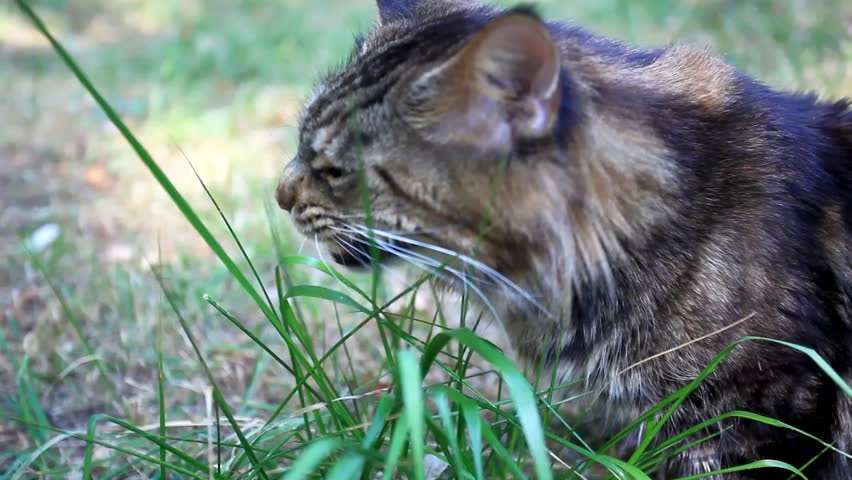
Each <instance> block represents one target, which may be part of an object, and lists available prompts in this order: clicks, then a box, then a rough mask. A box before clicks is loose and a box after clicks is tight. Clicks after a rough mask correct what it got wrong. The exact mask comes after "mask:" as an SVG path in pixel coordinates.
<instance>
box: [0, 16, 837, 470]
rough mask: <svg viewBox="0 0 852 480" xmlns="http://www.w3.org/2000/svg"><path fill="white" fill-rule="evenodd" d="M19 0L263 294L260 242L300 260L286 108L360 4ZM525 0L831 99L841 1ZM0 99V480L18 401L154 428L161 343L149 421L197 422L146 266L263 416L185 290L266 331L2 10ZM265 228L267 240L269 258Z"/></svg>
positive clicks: (271, 398)
mask: <svg viewBox="0 0 852 480" xmlns="http://www.w3.org/2000/svg"><path fill="white" fill-rule="evenodd" d="M31 3H32V5H33V6H34V7H35V9H36V11H37V12H38V13H39V14H40V15H42V16H43V17H44V19H45V20H46V21H47V25H48V27H49V28H51V29H52V30H53V32H54V34H55V35H56V36H57V37H58V38H59V39H60V41H62V42H63V43H64V45H65V46H66V48H68V50H69V51H70V52H71V53H72V55H74V56H75V57H76V58H77V59H78V60H79V62H80V65H81V66H82V67H83V69H84V70H85V71H86V72H88V74H89V75H90V78H91V79H92V81H93V82H94V83H95V85H96V86H97V87H98V88H99V89H100V90H101V92H102V93H103V94H104V95H105V96H106V98H107V99H108V100H109V101H110V102H111V103H112V105H113V106H114V107H115V108H116V109H117V110H118V113H119V114H120V115H121V117H122V118H123V119H124V121H125V122H127V124H128V126H129V127H130V128H131V129H132V130H133V132H134V133H135V134H136V135H137V136H138V137H139V139H140V140H141V142H142V143H143V144H144V145H145V146H146V147H147V148H148V149H149V151H150V152H151V154H152V156H153V157H154V158H155V159H156V160H157V161H158V162H159V164H160V165H161V166H162V167H163V168H164V170H165V171H166V172H167V174H168V176H169V178H170V179H171V180H172V181H173V182H174V183H175V184H176V186H177V188H178V190H179V191H180V192H182V193H183V195H184V196H186V198H187V199H188V200H189V202H190V204H191V205H193V206H194V208H195V209H196V210H197V211H198V212H199V213H200V215H201V217H202V219H204V221H205V223H206V224H207V225H210V226H211V228H212V229H214V234H215V235H216V237H217V238H218V239H219V241H220V242H221V243H223V244H225V246H226V248H227V250H228V252H230V253H231V254H232V255H233V256H234V257H235V258H238V257H239V255H238V253H239V252H238V250H237V248H236V245H234V243H233V242H232V241H231V240H230V239H229V237H228V232H227V230H226V228H225V226H224V225H223V223H222V222H221V221H220V220H219V218H218V215H217V213H216V209H215V208H214V206H213V205H212V203H211V202H210V200H209V199H208V198H207V196H206V194H205V192H204V189H203V188H202V186H201V185H200V183H199V182H198V180H197V179H196V177H195V176H194V175H193V174H192V170H191V168H190V165H189V162H191V163H192V165H194V167H195V168H196V169H197V170H198V173H199V175H200V177H201V179H202V180H203V181H204V182H205V184H206V185H207V187H209V188H210V190H211V192H212V194H213V196H214V197H215V198H216V199H217V200H218V202H219V203H220V206H221V207H222V209H223V211H224V213H225V214H226V215H227V217H228V219H229V220H230V222H231V224H232V226H233V228H234V229H235V230H236V231H237V232H238V235H239V238H240V239H241V240H242V241H243V243H244V245H245V248H246V250H247V253H248V255H249V257H250V258H252V259H253V260H254V261H255V262H256V267H257V268H258V271H259V272H260V281H261V283H262V284H263V285H264V286H266V287H271V290H272V291H274V290H275V288H274V285H275V277H274V266H275V264H276V258H277V252H278V251H279V250H278V249H280V250H281V251H283V252H284V253H287V254H294V253H296V252H298V251H300V250H302V249H304V251H305V253H307V254H312V255H313V254H314V252H313V250H312V248H311V246H310V245H307V246H305V245H302V243H303V242H302V241H301V240H300V239H299V238H298V237H297V236H296V235H293V234H292V233H291V232H290V226H289V220H288V219H287V218H286V216H285V215H283V214H282V213H280V212H278V211H277V209H276V208H275V207H274V203H273V201H272V190H273V188H274V185H275V182H276V179H277V175H278V173H279V171H280V169H281V168H282V166H283V165H284V163H285V162H286V160H287V159H288V158H289V156H290V155H291V154H292V152H293V150H294V147H295V121H296V116H297V114H298V111H299V105H300V102H301V101H302V100H303V98H304V97H305V96H306V94H307V93H308V92H309V89H310V86H311V83H312V82H313V81H314V80H315V79H316V78H317V77H318V75H319V74H320V73H321V72H322V71H324V70H325V69H328V68H330V67H332V66H334V65H335V64H336V63H337V62H338V61H339V60H340V59H341V58H342V57H343V56H344V55H345V53H346V52H347V51H348V48H349V44H350V42H351V37H352V34H353V33H355V32H358V31H362V30H364V29H366V28H368V27H369V25H370V23H371V22H372V21H373V18H374V15H375V13H374V4H373V2H371V1H367V0H365V1H363V2H352V1H349V0H325V1H323V2H313V1H309V0H279V1H276V2H266V1H261V0H247V1H244V2H230V1H226V0H186V1H182V2H171V1H166V0H110V1H104V0H79V1H74V2H70V1H69V2H66V1H63V0H41V1H34V2H31ZM502 3H504V4H507V5H508V4H511V3H510V2H502ZM539 3H540V4H541V7H542V10H543V11H544V12H545V13H547V14H552V15H554V16H559V17H561V18H566V19H570V20H572V21H574V22H576V23H579V24H582V25H585V26H587V27H589V28H591V29H592V30H595V31H598V32H601V33H604V34H607V35H610V36H613V37H616V38H620V39H623V40H626V41H629V42H633V43H638V44H641V45H655V44H664V43H668V42H671V41H685V42H692V43H699V44H709V45H711V46H712V47H713V48H714V49H716V50H717V51H720V52H722V53H723V54H725V55H726V56H727V58H728V59H729V60H730V61H732V62H734V63H736V64H737V65H738V66H739V67H740V68H742V69H744V70H745V71H747V72H748V73H750V74H752V75H754V76H756V77H757V78H759V79H761V80H763V81H765V82H767V83H769V84H770V85H772V86H775V87H778V88H786V89H806V90H814V91H816V92H818V93H819V94H821V95H823V96H826V97H827V96H849V95H852V3H850V2H848V1H846V0H820V1H819V2H810V1H808V0H760V1H752V2H737V1H730V0H688V1H675V0H643V1H628V0H606V1H602V0H577V1H573V2H569V3H570V4H571V5H570V6H565V3H564V2H560V1H557V0H552V1H549V2H539ZM0 88H2V92H0V119H2V120H0V122H2V127H0V310H2V314H3V316H4V318H5V319H6V320H5V321H3V322H0V333H2V342H0V346H2V347H4V348H3V352H0V472H2V470H3V468H2V466H3V465H4V464H6V465H11V464H12V460H13V458H14V457H15V456H16V455H18V454H19V452H24V451H29V449H31V448H32V447H33V445H34V444H40V442H43V441H44V439H43V438H39V435H38V434H37V433H36V430H37V429H36V430H34V429H32V428H29V427H27V426H24V425H22V424H21V423H20V422H16V421H14V419H13V417H15V418H20V417H21V416H22V409H24V406H25V404H26V401H23V400H22V398H23V397H22V393H21V392H22V391H23V390H26V389H31V390H32V391H34V392H35V393H34V395H35V396H36V397H37V403H38V404H39V405H40V406H41V407H42V408H43V410H44V414H45V416H46V419H47V420H48V421H49V422H50V423H51V424H52V425H53V426H55V427H57V428H59V429H71V430H74V429H84V428H85V425H86V422H87V421H88V419H89V418H90V416H91V415H92V414H95V413H110V414H115V415H118V416H124V417H126V418H130V419H132V421H133V422H134V423H135V424H137V425H146V424H152V423H155V422H156V420H157V415H158V407H157V391H158V387H157V369H156V363H157V352H158V348H155V347H154V345H160V346H161V349H159V350H161V351H163V352H164V372H165V377H166V380H165V383H166V385H167V387H166V388H167V390H168V395H167V396H166V409H167V410H168V412H169V418H170V419H172V420H173V421H175V422H178V421H186V422H200V423H201V424H203V421H204V419H205V418H206V416H207V415H208V412H207V408H206V406H205V405H206V403H205V392H206V389H207V386H208V381H207V379H206V378H205V377H204V375H203V371H202V369H201V368H200V367H199V364H198V361H197V360H196V357H195V354H194V353H193V351H192V349H191V347H190V345H189V342H188V339H187V337H186V336H185V335H184V334H183V333H182V332H181V330H180V328H179V326H178V325H177V323H176V321H175V318H174V314H173V313H172V312H171V311H170V310H169V309H168V306H167V302H165V300H164V294H163V293H162V290H161V288H160V286H159V285H158V282H157V280H156V277H155V275H154V273H153V272H154V271H157V272H160V273H162V275H163V276H164V278H165V283H166V284H167V285H168V286H169V288H170V291H172V292H173V293H174V294H175V296H176V301H177V302H178V304H179V306H180V308H181V310H182V313H183V315H184V316H185V318H186V319H187V320H188V322H189V324H190V325H191V327H192V329H194V331H195V332H196V338H197V339H198V341H199V343H200V347H201V351H202V352H203V355H204V356H205V358H206V359H207V361H208V362H209V364H210V367H211V370H212V371H213V373H214V376H215V377H216V379H217V380H218V382H219V387H220V388H221V389H222V391H223V392H224V394H225V396H226V397H227V398H228V399H229V400H231V401H233V403H234V405H236V406H237V413H238V414H239V415H241V416H243V417H246V418H248V419H250V418H251V417H252V416H253V415H255V416H257V415H260V416H262V413H263V412H268V411H269V409H271V408H274V405H276V404H277V401H278V400H279V399H280V398H282V397H283V396H284V395H286V393H287V392H288V391H289V389H290V388H292V383H293V379H292V377H291V376H289V375H288V374H287V373H286V372H285V371H283V370H282V369H281V368H278V367H277V366H276V365H275V364H273V363H271V362H269V361H268V358H265V356H264V354H263V352H262V351H261V350H260V348H258V345H257V344H255V343H254V342H251V341H249V340H248V338H247V337H246V336H245V335H244V334H243V333H241V332H239V331H238V330H237V329H236V328H234V326H233V325H232V324H231V323H230V322H228V321H227V320H226V319H225V318H223V317H222V316H221V315H220V314H219V313H218V312H216V311H215V310H214V309H213V308H212V307H210V305H208V304H207V303H206V302H204V301H203V300H202V295H205V294H206V295H209V296H210V297H211V298H213V299H215V300H217V301H219V302H220V303H221V304H222V305H225V306H226V308H227V309H228V310H230V311H231V312H232V313H233V314H234V315H235V316H236V317H237V318H241V319H242V320H243V321H244V323H245V325H246V326H248V327H249V328H250V329H252V330H254V331H256V332H257V334H258V335H259V336H261V337H262V338H263V339H266V341H268V342H269V344H270V345H275V349H276V350H279V351H281V350H282V349H283V347H281V348H279V347H278V345H279V344H280V343H281V341H280V338H278V337H277V334H276V333H275V332H274V331H272V330H273V329H271V328H268V327H267V326H265V325H266V323H265V322H266V321H265V319H262V318H261V316H260V315H259V314H258V312H257V309H256V308H254V307H253V306H252V304H251V302H250V301H249V299H247V298H246V295H244V294H242V293H241V291H240V289H239V287H238V286H237V285H236V284H235V281H234V278H233V276H232V275H230V274H229V273H228V271H227V269H225V268H224V267H223V266H222V265H221V264H220V263H219V261H218V260H217V259H216V257H215V256H214V254H213V252H212V251H211V250H210V248H209V247H208V246H207V244H205V242H204V241H203V240H202V239H201V238H200V237H199V236H198V235H197V234H196V233H195V232H194V230H193V229H192V228H191V227H190V225H189V224H188V223H187V221H186V219H185V217H184V216H183V215H181V213H180V212H179V211H178V209H177V208H175V206H174V204H173V203H172V200H171V199H170V198H169V197H168V196H167V195H165V193H164V192H163V190H162V188H161V187H160V186H159V185H158V184H157V183H156V182H155V180H154V178H153V177H152V176H151V174H150V173H149V172H148V171H147V170H146V168H145V166H144V165H143V164H142V162H140V161H139V159H138V157H137V156H135V154H134V153H133V151H132V150H131V149H129V148H128V146H127V144H126V142H125V141H124V139H123V138H122V137H121V136H120V135H119V134H118V131H117V130H116V129H115V128H114V127H113V126H111V124H110V123H109V122H108V120H107V119H106V117H105V116H104V115H103V113H101V111H100V110H99V109H98V108H97V106H96V105H95V103H94V102H93V101H92V99H91V98H90V96H89V95H88V94H87V93H86V92H85V91H84V90H83V89H82V88H81V86H80V85H79V83H78V82H77V81H76V80H75V79H74V78H73V77H72V76H71V75H70V73H69V71H68V70H67V68H65V66H64V65H62V64H61V62H60V61H59V60H58V58H57V57H56V55H55V54H54V52H53V51H52V50H51V48H50V46H49V44H48V43H47V41H46V40H45V39H44V38H43V37H42V36H41V35H40V34H39V33H38V32H37V31H36V30H35V29H33V27H32V25H31V24H30V22H29V21H28V20H27V19H26V18H25V17H24V16H23V15H21V13H20V12H19V11H18V10H17V9H16V8H15V6H14V5H13V4H12V3H11V2H7V3H4V4H3V5H2V6H0ZM272 231H276V232H279V233H280V241H279V242H277V245H276V242H275V241H273V236H272V233H271V232H272ZM57 234H58V235H57ZM240 265H241V266H243V267H245V262H241V263H240ZM292 275H293V276H294V277H295V278H294V282H296V283H305V282H311V283H316V282H320V280H319V275H318V274H316V273H310V271H309V270H307V269H301V270H300V269H295V270H294V271H293V272H292ZM323 281H324V282H326V283H328V282H329V281H330V280H323ZM389 283H390V287H389V288H391V289H393V288H394V280H393V279H391V281H390V282H389ZM424 297H429V292H426V293H424ZM420 301H421V302H424V303H423V305H419V306H420V307H422V309H428V308H429V307H430V306H431V305H430V304H429V301H430V300H429V299H428V298H421V299H420ZM304 308H306V309H307V314H306V316H305V318H307V319H308V321H307V322H306V323H307V325H306V326H307V328H308V329H309V330H310V331H311V333H312V337H313V340H314V342H315V343H316V344H317V345H319V346H320V347H319V351H322V350H323V348H322V346H324V345H327V344H330V343H334V342H335V341H336V340H337V339H338V338H339V337H340V330H339V326H338V323H337V322H335V321H334V320H335V319H334V315H332V314H330V313H329V310H328V308H327V307H316V306H313V305H306V306H305V307H304ZM344 317H345V315H344ZM161 324H162V325H163V326H162V328H163V329H164V330H163V331H164V332H165V335H162V336H158V326H159V325H161ZM376 335H377V332H376V331H375V328H374V327H367V328H366V329H364V330H361V331H360V332H359V333H358V334H357V336H356V337H354V338H353V339H352V340H351V342H350V343H349V344H348V345H349V351H348V352H347V355H348V356H350V357H351V358H350V359H349V360H348V361H347V362H346V363H348V364H349V366H348V367H347V368H349V367H354V372H355V375H356V376H359V377H364V378H367V377H370V376H371V375H372V376H374V377H375V378H373V379H372V380H373V381H372V383H370V382H364V383H363V384H364V385H366V384H371V385H373V386H375V387H376V388H380V387H381V386H382V385H384V382H385V381H386V380H387V378H385V377H384V376H383V374H377V373H376V372H384V366H383V365H382V358H383V357H382V354H381V352H380V351H379V350H380V347H378V346H377V344H376V341H375V337H376ZM493 335H494V337H493V338H495V340H496V341H498V342H499V340H500V337H499V334H498V333H494V334H493ZM87 345H88V346H87ZM335 361H336V360H335ZM110 384H111V385H113V387H108V385H110ZM257 412H261V414H259V413H257ZM247 422H248V420H247ZM249 423H250V422H249ZM42 433H43V434H45V435H47V434H46V433H44V432H42Z"/></svg>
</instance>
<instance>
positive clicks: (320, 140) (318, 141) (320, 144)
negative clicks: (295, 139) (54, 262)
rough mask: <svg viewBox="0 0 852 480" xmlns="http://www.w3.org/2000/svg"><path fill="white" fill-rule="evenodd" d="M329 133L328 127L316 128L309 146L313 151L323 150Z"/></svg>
mask: <svg viewBox="0 0 852 480" xmlns="http://www.w3.org/2000/svg"><path fill="white" fill-rule="evenodd" d="M329 135H330V132H329V127H322V128H318V129H317V130H316V131H315V132H314V138H313V140H311V148H312V149H313V151H315V152H325V147H326V144H327V143H328V140H329V139H328V137H329Z"/></svg>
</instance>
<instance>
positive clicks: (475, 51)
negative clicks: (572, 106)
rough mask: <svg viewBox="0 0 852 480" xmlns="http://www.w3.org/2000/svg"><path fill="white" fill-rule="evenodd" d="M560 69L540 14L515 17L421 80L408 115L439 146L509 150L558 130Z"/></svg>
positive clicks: (503, 19)
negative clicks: (525, 141)
mask: <svg viewBox="0 0 852 480" xmlns="http://www.w3.org/2000/svg"><path fill="white" fill-rule="evenodd" d="M560 69H561V67H560V53H559V49H558V47H557V45H556V43H555V42H554V41H553V38H552V37H551V35H550V32H549V31H548V29H547V27H546V25H544V23H543V22H542V21H541V20H540V19H539V18H538V17H536V16H535V15H534V14H533V13H530V12H525V11H521V12H518V11H516V12H510V13H507V14H504V15H501V16H499V17H497V18H495V19H494V20H492V21H491V22H489V23H488V24H487V25H486V26H485V27H484V28H483V29H482V30H481V31H479V32H478V33H476V34H474V36H473V37H472V38H471V39H470V40H469V41H468V42H467V44H466V45H465V46H464V47H463V48H462V49H461V51H459V52H458V53H457V54H455V55H454V56H453V57H452V58H451V59H449V60H448V61H447V62H445V63H443V64H441V65H439V66H437V67H435V68H433V69H432V70H430V71H428V72H425V73H424V74H423V75H422V76H420V77H419V78H418V79H416V80H414V81H413V82H412V84H411V86H410V88H409V89H408V93H407V96H406V98H405V100H404V101H403V109H404V111H405V112H407V114H406V115H405V116H406V117H407V119H408V121H409V123H410V124H411V125H412V126H413V127H415V128H419V129H420V130H421V131H423V133H425V134H426V135H427V136H428V137H429V138H431V139H432V140H435V141H440V142H447V143H464V144H471V145H474V146H479V147H485V148H490V149H500V150H508V149H510V148H511V147H512V145H513V144H514V142H515V141H517V140H518V139H522V138H536V137H541V136H544V135H547V134H548V133H549V132H550V131H551V130H552V128H553V125H554V123H555V120H556V116H557V112H558V107H559V100H560V88H559V80H560ZM405 112H404V113H405Z"/></svg>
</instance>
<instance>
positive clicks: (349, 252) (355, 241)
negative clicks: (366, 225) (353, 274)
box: [329, 237, 394, 268]
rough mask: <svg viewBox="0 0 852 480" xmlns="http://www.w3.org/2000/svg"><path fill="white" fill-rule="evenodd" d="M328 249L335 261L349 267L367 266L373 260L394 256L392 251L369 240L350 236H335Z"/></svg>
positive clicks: (384, 259)
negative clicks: (372, 243)
mask: <svg viewBox="0 0 852 480" xmlns="http://www.w3.org/2000/svg"><path fill="white" fill-rule="evenodd" d="M385 243H389V242H385ZM392 245H393V243H392V242H390V243H389V246H392ZM329 250H330V252H331V258H332V260H334V262H335V263H337V264H338V265H342V266H344V267H349V268H367V267H369V266H371V265H372V264H373V262H376V263H385V262H387V261H388V260H390V259H391V258H393V257H394V255H393V253H392V252H388V251H387V250H386V249H380V248H378V246H376V245H371V244H370V241H369V240H362V239H359V238H352V237H350V238H345V239H344V238H341V237H337V238H335V239H334V240H333V244H332V245H329Z"/></svg>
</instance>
